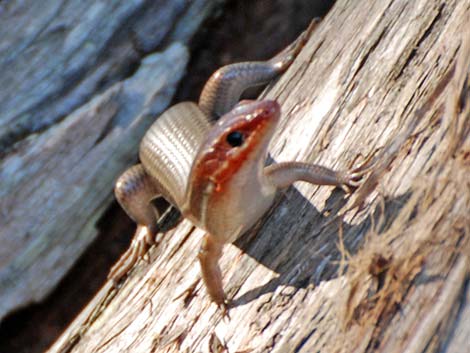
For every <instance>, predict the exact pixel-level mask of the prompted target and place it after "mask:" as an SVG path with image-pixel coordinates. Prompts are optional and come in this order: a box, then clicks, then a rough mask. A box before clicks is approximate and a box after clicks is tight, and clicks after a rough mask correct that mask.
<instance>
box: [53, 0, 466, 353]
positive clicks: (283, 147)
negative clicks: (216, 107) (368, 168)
mask: <svg viewBox="0 0 470 353" xmlns="http://www.w3.org/2000/svg"><path fill="white" fill-rule="evenodd" d="M469 16H470V8H469V5H468V4H467V3H466V2H464V1H458V0H454V1H442V0H427V1H414V2H410V1H406V0H387V1H366V0H363V1H348V0H338V1H337V3H336V4H335V6H334V7H333V9H332V10H331V11H330V13H329V14H328V16H327V17H326V18H325V19H324V20H323V22H322V23H321V24H320V25H319V27H318V29H317V31H316V32H315V33H314V35H313V36H312V38H311V40H310V41H309V43H308V45H307V47H306V48H305V49H304V50H303V52H302V53H301V55H300V56H299V58H298V59H297V60H296V62H295V63H294V65H293V67H291V68H290V70H289V71H288V72H287V73H286V74H285V75H284V76H283V77H282V78H281V79H280V80H279V81H278V82H277V83H276V85H275V86H274V87H272V89H271V90H270V91H269V93H268V96H269V97H271V98H276V99H278V100H279V102H280V103H281V105H282V107H283V110H284V119H283V120H282V122H281V126H280V128H279V131H278V133H277V134H276V136H275V138H274V142H273V144H272V145H271V147H270V152H271V155H272V157H273V158H274V159H275V160H277V161H282V160H292V159H295V160H303V161H311V162H316V163H322V164H324V165H327V166H331V167H336V168H340V167H341V168H346V167H350V166H352V165H353V164H354V165H355V164H358V163H360V161H361V160H362V159H364V158H365V157H366V156H370V155H371V154H375V155H376V156H377V161H376V164H375V169H374V170H373V172H372V174H371V175H370V176H369V178H368V179H367V180H366V182H365V184H364V187H363V188H362V189H359V190H358V191H357V192H356V194H355V195H356V197H359V198H360V199H362V201H364V202H363V205H362V207H361V208H360V209H359V210H358V209H357V208H355V209H353V210H349V211H348V212H346V211H347V208H348V207H349V205H350V204H351V203H352V204H353V205H355V203H354V200H351V202H348V203H347V202H346V201H345V200H344V197H343V196H344V194H343V193H342V192H340V191H339V190H332V189H331V188H328V187H322V188H318V187H313V186H311V185H308V184H302V183H299V184H298V185H297V187H296V188H290V189H289V190H287V192H286V193H285V194H284V195H283V196H280V198H279V200H278V204H277V206H276V207H275V208H273V210H272V212H271V213H270V214H269V215H267V216H266V217H265V218H264V219H263V221H262V222H260V224H259V226H258V227H257V229H255V230H253V231H251V232H249V234H247V235H246V236H244V237H243V238H242V239H240V240H239V241H237V243H236V244H235V246H233V245H228V246H226V248H225V253H224V256H223V258H222V261H221V267H222V270H223V275H224V283H225V289H226V292H227V293H228V296H229V298H232V299H233V307H232V308H231V310H230V319H222V318H221V315H220V313H219V312H218V311H217V309H216V307H215V306H214V305H212V304H210V302H209V300H208V297H207V295H206V293H205V289H204V288H203V286H202V283H201V281H200V274H199V266H198V264H197V260H196V252H197V249H198V247H199V243H200V240H201V237H202V235H203V233H202V232H201V231H200V230H197V229H195V228H194V227H193V226H192V225H191V224H190V223H189V222H187V221H184V222H182V223H181V224H180V225H179V226H178V228H177V229H175V230H172V231H170V232H168V233H166V234H165V236H164V237H163V240H162V241H161V243H160V244H159V245H158V246H156V247H154V248H153V249H151V251H150V253H149V257H150V262H149V263H145V262H141V263H140V264H139V265H138V266H136V268H135V270H134V271H133V272H132V273H131V274H130V276H129V278H128V279H127V280H126V281H125V282H124V283H123V284H122V286H121V287H120V288H119V289H118V290H112V287H111V285H110V284H109V283H108V284H107V285H106V286H105V287H104V288H103V289H102V291H101V292H100V293H99V294H98V295H97V297H96V298H95V299H94V301H93V302H92V303H90V305H89V306H88V307H87V308H86V309H85V310H84V312H82V314H81V315H80V316H79V317H78V318H77V319H76V320H75V322H74V323H73V324H72V325H71V326H70V328H69V329H68V330H67V331H66V332H65V333H64V334H63V336H62V337H61V338H60V339H59V340H58V341H57V342H56V344H55V345H54V346H53V347H52V348H51V349H50V350H49V352H210V351H214V350H213V349H212V350H211V348H209V345H210V344H211V347H214V346H217V344H215V343H214V342H217V341H219V342H222V343H223V344H221V345H220V344H219V345H218V347H219V348H218V349H217V350H218V351H221V352H222V351H228V352H252V351H253V352H268V351H269V352H294V351H295V352H317V351H322V352H353V351H354V352H372V351H380V352H410V353H411V352H424V351H426V352H436V351H449V352H466V350H467V348H468V346H466V345H459V344H458V342H467V341H466V338H468V333H469V332H468V326H466V323H468V306H469V300H468V295H469V291H468V278H469V254H470V240H469V238H470V222H469V216H468V215H469V210H470V185H469V183H470V180H469V178H468V175H469V173H470V165H469V153H470V138H469V132H470V105H469V87H468V85H469V82H470V81H469V77H468V76H469V71H470V68H469V63H470V48H469V45H470V43H469V41H468V38H469V31H470V30H469V28H468V23H469ZM361 156H363V157H362V158H361ZM353 197H354V195H353ZM359 201H361V200H359ZM359 201H357V203H360V202H359ZM357 203H356V204H357ZM247 207H249V205H247ZM338 214H340V215H341V216H339V217H337V215H338ZM466 283H467V288H465V286H466ZM465 299H467V300H466V301H465ZM224 345H225V346H226V347H228V349H225V348H223V346H224ZM214 349H215V348H214Z"/></svg>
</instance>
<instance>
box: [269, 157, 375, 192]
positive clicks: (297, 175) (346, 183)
mask: <svg viewBox="0 0 470 353" xmlns="http://www.w3.org/2000/svg"><path fill="white" fill-rule="evenodd" d="M367 171H368V170H366V169H364V170H361V169H360V168H358V169H353V170H351V171H336V170H333V169H330V168H326V167H323V166H320V165H317V164H309V163H303V162H281V163H276V164H272V165H269V166H267V167H265V168H264V174H265V176H266V177H267V178H268V181H269V182H270V183H271V184H272V185H273V186H275V187H276V188H285V187H287V186H289V185H291V184H293V183H294V182H296V181H306V182H308V183H311V184H316V185H333V186H339V187H341V188H343V190H344V191H346V192H349V191H350V190H349V188H350V187H357V186H359V182H360V179H361V178H362V176H363V175H364V173H365V172H367Z"/></svg>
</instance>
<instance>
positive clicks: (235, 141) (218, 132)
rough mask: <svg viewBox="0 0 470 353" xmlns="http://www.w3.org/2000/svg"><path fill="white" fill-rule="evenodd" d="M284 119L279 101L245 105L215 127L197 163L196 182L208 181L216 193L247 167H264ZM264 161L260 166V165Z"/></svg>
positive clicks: (200, 151)
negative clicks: (277, 126) (278, 128)
mask: <svg viewBox="0 0 470 353" xmlns="http://www.w3.org/2000/svg"><path fill="white" fill-rule="evenodd" d="M279 117H280V107H279V104H278V103H277V102H276V101H272V100H263V101H249V102H241V103H239V104H238V105H237V106H235V107H234V108H233V109H232V110H231V111H230V112H228V113H227V114H225V115H224V116H222V117H221V118H220V120H219V121H218V122H217V123H216V124H215V125H214V126H213V127H212V129H211V130H210V131H209V133H208V134H207V137H206V139H205V141H204V143H203V144H202V146H201V148H200V149H199V152H198V154H197V157H196V159H195V161H194V163H193V166H192V170H191V175H192V180H195V179H205V180H206V182H211V183H213V185H214V187H215V191H222V190H221V189H222V188H223V187H224V184H225V183H226V182H227V181H228V180H229V179H230V178H231V177H232V176H233V175H235V174H236V173H237V172H239V171H240V170H241V169H243V166H245V165H252V164H251V163H249V162H255V163H256V165H258V164H260V165H262V166H264V162H265V156H266V150H267V147H268V144H269V141H270V140H271V138H272V136H273V133H274V131H275V128H276V125H277V123H278V121H279ZM258 162H260V163H258Z"/></svg>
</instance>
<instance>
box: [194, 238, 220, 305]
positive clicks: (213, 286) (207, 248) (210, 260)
mask: <svg viewBox="0 0 470 353" xmlns="http://www.w3.org/2000/svg"><path fill="white" fill-rule="evenodd" d="M223 247H224V244H223V243H222V242H219V241H217V239H216V238H215V237H213V236H211V235H210V234H209V233H207V234H206V235H205V236H204V239H203V241H202V244H201V248H200V249H199V254H198V259H199V263H200V265H201V272H202V279H203V280H204V284H205V285H206V289H207V292H208V293H209V296H210V297H211V299H212V301H213V302H215V303H216V304H217V305H218V306H219V307H221V308H222V310H223V312H224V314H226V313H227V303H226V300H225V294H224V289H223V286H222V273H221V271H220V267H219V259H220V257H221V256H222V249H223Z"/></svg>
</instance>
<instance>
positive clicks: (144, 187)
mask: <svg viewBox="0 0 470 353" xmlns="http://www.w3.org/2000/svg"><path fill="white" fill-rule="evenodd" d="M114 193H115V195H116V199H117V201H118V202H119V204H120V205H121V207H122V208H123V209H124V211H126V213H127V214H128V215H129V217H130V218H132V219H133V220H134V221H135V222H136V223H137V230H136V232H135V235H134V238H133V240H132V243H131V245H130V247H129V249H128V250H127V251H126V252H125V253H124V254H123V255H122V256H121V258H120V259H119V260H118V262H117V263H116V264H115V265H114V266H113V267H112V269H111V271H110V272H109V274H108V279H111V280H112V281H113V282H114V283H115V284H116V283H117V282H119V281H120V280H121V278H122V277H124V276H125V275H126V274H127V273H128V272H129V271H130V270H131V269H132V267H133V266H134V265H135V263H136V262H137V261H138V260H139V259H140V258H142V257H144V255H145V254H146V253H147V250H148V248H149V247H150V246H151V245H153V244H154V242H155V235H156V233H157V230H158V227H157V218H158V212H157V210H156V209H155V207H154V206H153V204H152V202H151V201H152V200H153V199H154V198H156V197H158V196H160V194H159V192H158V188H157V186H156V184H155V183H154V181H153V179H152V178H151V177H150V176H149V175H148V174H147V173H146V172H145V170H144V168H143V166H142V165H141V164H137V165H135V166H133V167H131V168H129V169H127V170H126V171H125V172H124V173H123V174H122V175H121V176H120V177H119V179H118V180H117V182H116V186H115V189H114Z"/></svg>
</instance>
